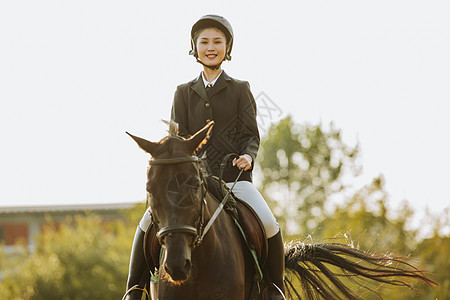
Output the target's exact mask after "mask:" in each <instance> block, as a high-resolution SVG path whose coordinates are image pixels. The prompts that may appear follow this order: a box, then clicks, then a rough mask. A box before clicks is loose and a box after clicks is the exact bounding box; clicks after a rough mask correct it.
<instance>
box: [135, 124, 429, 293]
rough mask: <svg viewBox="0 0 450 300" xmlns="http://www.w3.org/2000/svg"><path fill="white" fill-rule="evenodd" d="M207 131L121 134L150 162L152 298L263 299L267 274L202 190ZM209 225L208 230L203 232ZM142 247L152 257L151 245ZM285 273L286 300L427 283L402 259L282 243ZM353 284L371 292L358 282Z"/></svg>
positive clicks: (341, 246) (337, 247)
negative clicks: (150, 137)
mask: <svg viewBox="0 0 450 300" xmlns="http://www.w3.org/2000/svg"><path fill="white" fill-rule="evenodd" d="M213 125H214V122H213V121H211V122H209V123H208V124H207V125H206V126H205V127H204V128H202V129H200V130H199V131H198V132H197V133H195V134H194V135H193V136H191V137H190V138H187V139H185V138H182V137H180V136H178V133H177V132H176V130H169V135H168V136H167V137H165V138H163V139H162V140H161V141H159V142H150V141H147V140H145V139H142V138H139V137H137V136H134V135H131V134H129V133H128V132H127V134H128V135H130V136H131V137H132V138H133V140H134V141H135V142H136V143H137V144H138V146H139V147H140V148H141V149H143V150H144V151H145V152H147V153H149V154H150V155H151V160H150V162H149V163H150V166H149V167H148V170H147V186H146V189H147V195H148V200H149V201H148V202H149V205H150V208H151V214H152V220H153V225H154V227H153V228H154V229H155V230H156V231H157V233H156V241H154V242H153V247H154V246H155V244H159V245H158V246H161V254H160V256H159V257H160V259H159V269H158V278H157V281H156V282H155V283H153V284H151V289H152V291H151V293H152V296H153V297H154V298H153V299H155V298H156V299H168V300H172V299H186V300H190V299H192V300H194V299H218V300H220V299H232V300H244V299H260V300H265V299H267V285H268V282H267V280H265V279H266V278H267V273H266V272H265V270H264V272H263V274H264V275H263V278H264V279H263V280H262V281H256V280H255V278H256V277H257V276H256V275H257V274H256V272H257V271H256V268H255V264H254V261H253V260H252V256H251V253H250V251H249V249H248V247H247V246H246V245H245V241H244V239H243V237H242V234H241V232H240V231H239V229H238V227H237V226H236V224H235V222H234V221H233V218H232V217H230V215H229V214H228V213H226V212H222V213H221V212H220V209H221V205H220V204H219V203H218V201H216V200H214V198H213V196H212V195H211V193H210V191H208V190H207V188H206V186H205V182H204V175H205V174H203V172H204V171H202V168H201V167H200V162H201V158H199V157H198V156H196V153H198V151H199V150H200V149H201V148H202V147H203V146H204V145H205V144H206V143H207V140H208V137H209V135H210V133H211V129H212V127H213ZM225 201H226V200H225ZM213 216H214V217H213ZM211 220H213V221H211ZM208 221H210V222H212V223H208V224H207V225H206V226H205V222H208ZM206 227H208V229H206ZM205 229H206V230H205ZM145 244H146V245H147V246H146V247H147V249H146V250H147V253H149V252H151V249H150V248H151V247H152V243H145ZM148 245H150V246H148ZM147 260H151V257H148V258H147ZM285 269H286V277H285V286H286V294H287V295H286V297H287V299H293V298H294V297H297V298H298V299H318V298H319V297H322V298H324V299H342V298H346V299H352V300H353V299H361V298H360V297H359V295H357V294H356V293H355V287H354V286H352V287H349V286H347V285H346V284H344V282H343V281H342V280H341V279H340V278H342V277H341V276H344V277H350V278H351V279H356V278H363V279H364V280H368V281H374V282H376V283H379V284H391V285H399V286H406V287H409V288H413V287H412V285H410V284H409V283H407V282H406V281H405V280H406V279H411V278H412V279H418V280H422V281H424V282H426V283H427V284H429V285H432V284H434V282H433V281H432V280H431V279H429V278H428V277H427V275H426V274H425V273H424V271H422V270H419V269H418V268H416V267H414V266H412V265H411V264H409V263H408V262H406V261H405V260H404V259H403V258H402V257H394V256H391V255H373V254H371V253H368V252H365V251H362V250H358V249H355V248H353V247H352V246H350V245H346V244H340V243H316V244H313V243H311V244H305V243H301V242H292V243H289V244H285ZM336 270H341V274H336ZM295 277H296V278H298V280H299V282H300V284H301V290H300V291H299V288H298V287H296V286H294V280H295ZM352 281H353V282H356V284H357V285H359V286H362V287H364V288H367V289H369V290H370V291H372V292H374V293H377V292H376V291H375V290H373V289H370V288H369V287H367V285H366V284H365V283H364V282H363V283H358V281H357V280H352Z"/></svg>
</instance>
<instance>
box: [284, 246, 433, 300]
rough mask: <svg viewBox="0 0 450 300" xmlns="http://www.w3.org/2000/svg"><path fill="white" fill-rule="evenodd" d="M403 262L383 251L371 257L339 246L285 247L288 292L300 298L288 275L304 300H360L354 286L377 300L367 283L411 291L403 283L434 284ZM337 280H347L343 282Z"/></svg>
mask: <svg viewBox="0 0 450 300" xmlns="http://www.w3.org/2000/svg"><path fill="white" fill-rule="evenodd" d="M406 259H407V257H400V256H392V255H390V254H389V253H386V252H382V253H377V254H371V253H368V252H365V251H362V250H358V249H355V248H353V247H351V246H349V245H345V244H340V243H319V244H305V243H300V242H296V243H295V244H291V245H287V247H286V248H285V263H286V272H287V275H288V276H287V278H286V283H287V287H288V293H289V294H290V295H292V294H295V295H296V296H297V297H298V299H302V297H301V296H300V294H299V293H298V291H296V289H295V287H294V284H293V283H292V280H291V279H290V277H291V276H289V275H294V276H295V277H297V278H298V280H299V281H300V284H301V287H302V291H303V293H304V296H305V297H306V299H318V298H319V297H320V296H321V297H323V298H324V299H341V298H342V297H344V298H346V299H352V300H353V299H361V298H360V297H359V296H357V295H356V293H355V290H357V288H355V285H356V286H357V287H361V288H363V290H366V291H369V292H373V293H375V294H376V295H378V297H380V298H381V296H380V294H379V293H378V292H376V291H375V290H374V289H373V288H370V287H369V286H368V282H372V283H377V284H378V285H381V284H390V285H395V286H406V287H408V288H411V289H415V288H414V287H413V286H412V285H411V284H409V283H407V282H406V281H405V280H407V279H418V280H421V281H423V282H425V283H427V284H428V285H435V284H436V283H435V282H434V281H432V280H431V279H429V278H428V277H427V276H426V275H425V273H424V271H423V270H419V269H418V268H416V267H414V266H413V265H411V264H410V263H408V262H407V261H406ZM340 278H347V279H350V281H349V282H347V283H344V282H342V281H341V279H340ZM349 285H352V286H349Z"/></svg>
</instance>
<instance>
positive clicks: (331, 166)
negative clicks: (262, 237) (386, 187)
mask: <svg viewBox="0 0 450 300" xmlns="http://www.w3.org/2000/svg"><path fill="white" fill-rule="evenodd" d="M358 152H359V147H358V145H355V146H353V147H352V146H348V145H346V144H345V143H344V142H343V141H342V137H341V131H340V130H339V129H336V128H335V127H334V124H333V123H331V124H330V126H329V129H327V130H326V129H324V126H323V125H322V124H318V125H311V124H304V125H296V124H294V122H293V121H292V118H291V117H290V116H288V117H286V118H285V119H283V120H281V121H280V122H279V123H278V124H275V125H272V126H271V127H270V129H269V131H268V134H267V135H266V136H265V137H264V138H263V139H262V142H261V151H260V156H259V159H258V160H259V166H260V168H261V171H262V172H261V173H262V186H261V188H260V189H261V191H262V193H263V194H264V195H265V196H266V197H267V198H268V199H271V200H272V202H271V205H272V207H273V209H274V212H275V214H276V215H277V217H278V219H279V222H280V224H281V226H282V227H284V229H285V230H287V232H288V233H292V232H296V233H298V232H299V233H301V234H309V233H311V232H312V231H314V230H315V229H316V227H317V226H318V224H319V223H320V222H321V221H322V220H323V219H324V217H325V207H326V204H327V201H328V199H329V197H330V196H331V195H332V194H335V193H337V192H339V191H342V190H344V189H345V187H346V186H345V184H344V182H343V180H342V178H343V176H344V175H345V174H346V172H347V171H351V173H352V174H353V175H357V174H358V173H359V172H360V167H359V165H358V163H357V156H358Z"/></svg>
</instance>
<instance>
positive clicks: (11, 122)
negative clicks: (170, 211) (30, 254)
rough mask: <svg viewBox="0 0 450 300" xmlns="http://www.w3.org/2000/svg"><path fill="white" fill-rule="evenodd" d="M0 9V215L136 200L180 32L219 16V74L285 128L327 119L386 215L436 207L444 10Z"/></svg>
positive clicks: (179, 68)
mask: <svg viewBox="0 0 450 300" xmlns="http://www.w3.org/2000/svg"><path fill="white" fill-rule="evenodd" d="M192 3H194V2H192V1H158V4H155V1H104V0H99V1H86V0H77V1H61V0H58V1H56V0H55V1H48V0H45V1H30V0H23V1H1V2H0V52H1V53H0V138H1V147H0V206H3V205H29V204H30V205H31V204H32V205H34V204H56V203H57V204H64V203H67V204H69V203H105V202H123V201H139V200H143V199H144V197H145V171H146V167H147V159H148V157H147V155H146V154H145V153H143V152H142V151H141V150H139V149H138V148H137V146H136V145H135V144H134V143H133V142H132V140H131V139H130V138H129V137H128V136H126V135H125V131H130V132H132V133H133V134H136V135H139V136H142V137H146V138H148V139H151V140H159V139H160V138H162V137H163V136H164V135H165V130H166V126H165V125H164V124H163V123H162V122H161V121H160V120H161V119H168V118H169V110H170V107H171V102H172V97H173V93H174V91H175V88H176V86H177V85H178V84H180V83H183V82H186V81H189V80H191V79H192V78H194V77H196V76H197V75H198V73H199V72H200V70H201V66H200V65H199V64H197V63H195V62H194V59H193V58H192V57H191V56H189V55H188V50H189V48H190V45H189V33H190V27H191V25H192V24H193V23H194V22H195V21H196V20H197V19H198V18H199V17H200V16H202V15H204V14H208V13H216V14H220V15H223V16H225V17H226V18H227V19H228V20H229V21H230V22H231V24H232V25H233V28H234V30H235V45H234V48H233V53H232V56H233V59H232V61H231V62H227V63H224V69H225V70H226V71H227V72H228V73H229V74H230V75H231V76H233V77H235V78H238V79H245V80H248V81H250V83H251V86H252V90H253V93H254V95H255V96H256V95H258V94H259V93H260V92H264V93H265V94H266V95H267V96H268V97H269V98H270V99H271V100H272V101H273V102H274V103H276V105H278V107H279V108H280V109H281V110H282V111H283V116H286V115H287V114H291V115H293V117H294V119H295V121H296V122H297V123H301V122H313V123H317V122H319V121H320V120H321V121H322V122H324V123H325V124H327V123H328V122H330V121H334V122H335V124H336V126H337V127H338V128H341V129H342V130H343V133H344V138H345V140H346V141H347V143H350V144H353V143H354V142H355V141H356V140H359V141H360V144H361V147H362V158H363V166H364V174H363V177H362V178H361V180H359V181H358V182H359V184H364V183H369V182H370V181H371V178H373V177H375V176H377V175H379V174H380V173H382V174H384V175H385V177H386V181H387V188H388V191H389V193H390V195H391V203H392V206H393V207H397V206H398V205H399V203H400V202H401V201H402V200H404V199H407V200H408V201H410V202H411V204H412V205H413V206H414V207H415V208H416V209H418V210H423V209H424V208H426V207H428V208H429V209H430V210H431V211H434V212H440V211H442V210H443V208H444V207H446V206H449V204H450V195H449V191H448V185H449V184H450V135H449V130H450V117H449V114H450V84H449V83H450V54H449V53H450V17H449V16H450V2H449V1H411V0H404V1H395V0H389V1H356V0H355V1H290V2H286V1H255V2H243V1H227V2H226V4H225V3H222V2H219V1H198V2H195V4H192Z"/></svg>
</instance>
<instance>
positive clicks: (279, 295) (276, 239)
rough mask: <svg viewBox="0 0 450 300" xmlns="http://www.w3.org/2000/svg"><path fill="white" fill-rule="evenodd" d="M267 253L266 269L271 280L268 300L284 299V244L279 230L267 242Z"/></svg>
mask: <svg viewBox="0 0 450 300" xmlns="http://www.w3.org/2000/svg"><path fill="white" fill-rule="evenodd" d="M267 242H268V244H269V251H268V252H269V253H268V257H267V267H268V271H269V276H270V280H271V285H270V286H269V300H282V299H285V297H284V293H285V289H284V244H283V237H282V236H281V230H280V231H278V233H277V234H276V235H274V236H273V237H271V238H269V239H268V240H267Z"/></svg>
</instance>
